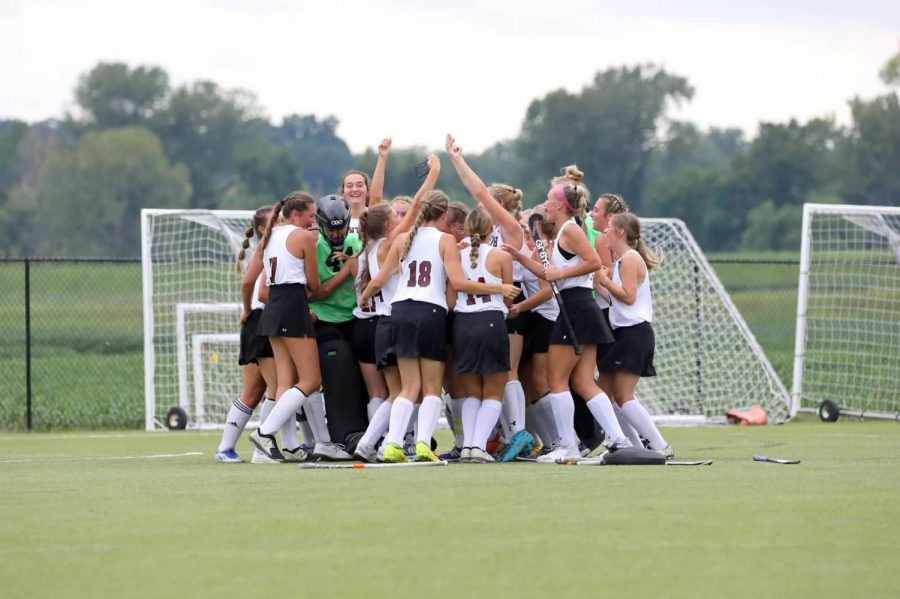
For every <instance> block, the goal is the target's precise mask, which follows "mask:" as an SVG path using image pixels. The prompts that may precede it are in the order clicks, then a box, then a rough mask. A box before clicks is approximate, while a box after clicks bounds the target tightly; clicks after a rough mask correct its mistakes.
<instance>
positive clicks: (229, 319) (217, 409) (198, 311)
mask: <svg viewBox="0 0 900 599" xmlns="http://www.w3.org/2000/svg"><path fill="white" fill-rule="evenodd" d="M147 218H149V224H150V226H149V227H147V232H148V238H147V239H145V240H144V242H145V243H149V244H150V245H149V247H150V256H151V257H152V271H151V280H150V293H149V296H148V297H145V298H144V301H145V303H146V302H149V305H150V306H151V307H152V313H153V329H152V335H153V339H152V346H153V352H154V354H153V370H152V372H153V381H152V388H153V392H154V397H153V398H148V401H153V403H154V410H153V417H154V418H155V419H160V420H161V419H162V418H163V417H164V416H165V413H166V411H167V410H168V409H169V407H171V406H175V405H182V406H183V407H185V409H187V410H188V413H189V415H190V419H191V423H192V424H196V425H201V426H203V425H218V424H221V423H222V422H223V419H224V416H225V414H226V413H227V410H228V406H229V405H230V404H231V402H232V401H233V400H234V399H235V398H236V397H237V394H238V393H239V392H240V379H241V372H240V367H239V366H238V365H237V351H238V347H237V343H233V342H223V341H216V342H215V343H214V344H213V345H210V344H209V343H207V342H204V343H203V345H202V348H201V356H200V362H199V363H201V364H202V372H201V373H199V374H200V376H199V378H197V377H196V376H195V359H194V357H195V356H194V349H193V343H194V339H195V337H197V336H203V335H227V334H232V335H233V334H236V333H237V332H238V331H239V324H238V314H239V307H238V300H239V297H240V281H241V277H240V276H238V275H236V274H235V273H234V272H233V259H234V256H235V253H236V252H237V250H238V249H239V244H240V242H241V241H242V240H243V231H244V229H245V228H246V227H247V225H248V224H249V222H250V219H251V218H252V212H250V211H212V212H205V211H184V212H169V211H166V212H163V211H160V212H159V213H156V212H152V211H148V216H147ZM642 236H643V237H644V238H645V239H646V240H647V242H648V243H649V245H650V247H651V248H653V249H655V250H656V251H658V252H660V253H661V254H663V255H664V260H663V263H662V265H661V266H660V267H659V268H657V269H654V270H653V271H651V274H650V278H651V287H652V290H653V304H654V323H653V326H654V330H655V333H656V344H657V345H656V352H655V358H654V360H655V365H656V370H657V373H658V376H656V377H652V378H646V379H642V381H641V382H640V384H639V386H638V390H637V392H638V395H639V396H640V397H641V399H642V401H644V402H645V404H646V405H647V408H648V409H649V410H650V411H651V412H652V413H654V414H655V415H674V416H692V417H704V418H712V419H715V418H721V417H723V416H724V414H725V412H726V411H728V410H730V409H734V408H739V407H742V406H745V405H750V404H760V405H762V406H763V407H764V408H766V409H767V410H768V412H769V415H770V419H771V420H772V421H774V422H779V421H782V420H784V419H785V418H786V417H787V414H788V396H787V392H786V391H785V389H784V387H783V385H782V384H781V382H780V380H779V379H778V377H777V376H776V374H775V373H774V371H773V369H772V367H771V365H770V364H769V362H768V360H767V359H766V358H765V356H764V354H763V352H762V350H761V349H760V347H759V345H758V344H757V343H756V340H755V339H754V337H753V335H752V333H750V330H749V329H748V328H747V326H746V324H745V323H744V321H743V319H742V318H741V316H740V314H739V313H738V312H737V310H736V309H735V308H734V306H733V304H732V303H731V300H730V299H729V297H728V295H727V293H726V292H725V290H724V288H723V287H722V285H721V283H720V282H719V280H718V279H717V278H716V275H715V273H714V272H713V270H712V269H711V268H710V266H709V264H708V263H707V261H706V259H705V258H704V256H703V254H702V252H701V251H700V248H699V246H697V244H696V243H695V242H694V240H693V238H692V237H691V235H690V233H689V232H688V230H687V228H686V227H685V225H684V224H683V223H682V222H681V221H677V220H669V219H644V220H643V231H642ZM248 255H249V252H248ZM179 314H180V315H181V316H180V318H179ZM213 353H214V354H215V356H216V357H215V358H211V356H212V354H213ZM195 379H196V381H202V382H200V383H197V382H195ZM198 385H202V390H201V391H200V393H201V395H202V398H203V403H204V408H205V409H204V411H203V413H202V414H198V413H197V411H196V398H197V391H198V389H197V387H198ZM149 426H152V423H148V427H149Z"/></svg>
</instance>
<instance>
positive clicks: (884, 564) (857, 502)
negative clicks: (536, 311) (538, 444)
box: [0, 418, 900, 599]
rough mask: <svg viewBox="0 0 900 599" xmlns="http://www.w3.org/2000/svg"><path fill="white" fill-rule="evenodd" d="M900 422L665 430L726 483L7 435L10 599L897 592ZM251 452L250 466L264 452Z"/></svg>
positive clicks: (2, 582)
mask: <svg viewBox="0 0 900 599" xmlns="http://www.w3.org/2000/svg"><path fill="white" fill-rule="evenodd" d="M896 427H897V424H896V423H891V422H859V421H852V420H846V421H845V420H842V421H839V422H838V423H835V424H823V423H820V422H817V421H813V420H812V419H811V418H806V419H801V420H799V421H795V422H792V423H790V424H787V425H784V426H773V427H758V428H739V427H708V428H693V429H665V430H664V434H666V435H667V437H668V439H669V440H670V441H671V443H672V444H673V446H674V447H675V448H676V451H677V452H678V457H679V458H681V459H699V458H711V459H714V460H715V463H714V464H713V465H712V466H707V467H660V466H657V467H651V466H646V467H582V466H554V465H536V464H520V463H514V464H504V465H480V466H476V465H451V466H449V467H447V468H426V469H394V470H349V471H301V470H299V469H298V468H296V467H293V466H288V465H278V466H254V465H250V464H240V465H219V464H214V463H213V461H212V459H213V452H214V451H215V446H216V444H217V442H218V434H216V433H197V432H189V433H139V432H129V433H110V434H98V435H92V434H86V433H76V434H32V435H25V434H6V435H3V436H2V437H0V480H2V489H3V490H2V493H0V519H2V522H3V534H2V535H0V552H2V560H0V589H2V595H3V596H4V597H31V596H66V597H87V596H90V597H97V596H129V597H140V596H192V597H196V596H204V597H205V596H244V597H246V596H254V595H266V596H277V595H278V594H287V595H299V596H322V597H336V596H355V597H384V596H393V597H419V598H423V597H453V598H459V597H470V596H479V597H578V596H590V597H595V596H596V597H600V596H640V597H753V598H754V599H756V598H759V597H841V598H846V597H867V598H874V597H896V596H898V594H900V577H898V576H897V565H898V559H897V556H896V551H895V550H896V539H897V537H898V534H900V523H898V520H897V498H898V497H900V470H898V469H897V468H896V466H895V465H894V463H893V462H894V459H895V458H894V456H896V455H897V453H898V452H900V435H898V434H897V428H896ZM444 434H446V433H444ZM443 440H445V441H446V439H443ZM238 450H239V452H240V453H242V454H244V455H245V456H248V457H249V453H250V450H249V445H248V443H247V442H246V440H245V439H242V440H241V443H240V444H239V446H238ZM758 453H763V454H767V455H770V456H775V457H792V458H799V459H801V460H802V463H801V464H800V465H795V466H781V465H776V464H767V463H756V462H753V461H751V456H752V455H754V454H758ZM165 456H169V457H165Z"/></svg>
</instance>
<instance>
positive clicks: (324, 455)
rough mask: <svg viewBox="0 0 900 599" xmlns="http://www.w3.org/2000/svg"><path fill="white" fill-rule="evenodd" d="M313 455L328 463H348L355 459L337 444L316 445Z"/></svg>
mask: <svg viewBox="0 0 900 599" xmlns="http://www.w3.org/2000/svg"><path fill="white" fill-rule="evenodd" d="M312 454H313V455H314V456H316V457H317V458H320V459H323V460H325V461H328V462H347V461H349V460H352V459H353V456H352V455H350V454H349V453H347V452H346V451H344V448H343V447H341V446H340V445H338V444H337V443H316V447H315V449H313V453H312Z"/></svg>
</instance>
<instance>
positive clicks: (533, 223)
mask: <svg viewBox="0 0 900 599" xmlns="http://www.w3.org/2000/svg"><path fill="white" fill-rule="evenodd" d="M542 220H544V217H543V216H542V215H541V214H539V213H537V212H536V213H534V214H532V215H531V216H530V217H528V228H529V229H530V230H531V236H532V237H534V247H535V249H537V251H538V256H540V258H541V264H543V265H544V268H550V260H548V259H547V250H545V249H544V240H543V239H541V235H540V231H538V223H539V222H541V221H542ZM550 289H552V290H553V297H555V298H556V303H557V305H558V306H559V315H560V316H562V319H563V325H565V327H566V333H567V334H568V335H569V339H570V340H571V343H572V348H573V349H574V350H575V355H576V356H580V355H581V346H580V345H578V339H577V338H576V337H575V329H573V328H572V322H571V321H570V320H569V313H568V312H566V305H565V304H564V303H563V301H562V297H560V295H559V287H557V286H556V281H550Z"/></svg>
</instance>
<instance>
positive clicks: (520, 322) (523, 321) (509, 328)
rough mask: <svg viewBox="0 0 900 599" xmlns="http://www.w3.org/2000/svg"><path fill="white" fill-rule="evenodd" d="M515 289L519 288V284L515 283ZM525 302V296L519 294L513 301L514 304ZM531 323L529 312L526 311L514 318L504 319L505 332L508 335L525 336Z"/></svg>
mask: <svg viewBox="0 0 900 599" xmlns="http://www.w3.org/2000/svg"><path fill="white" fill-rule="evenodd" d="M515 285H516V287H521V286H522V284H521V283H516V284H515ZM524 301H525V294H524V293H522V292H519V295H518V296H516V299H514V300H513V303H514V304H518V303H519V302H524ZM530 321H531V312H529V311H528V310H526V311H524V312H521V313H520V314H519V315H518V316H516V317H515V318H507V319H506V332H507V333H509V334H510V335H525V333H526V332H528V323H529V322H530Z"/></svg>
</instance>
